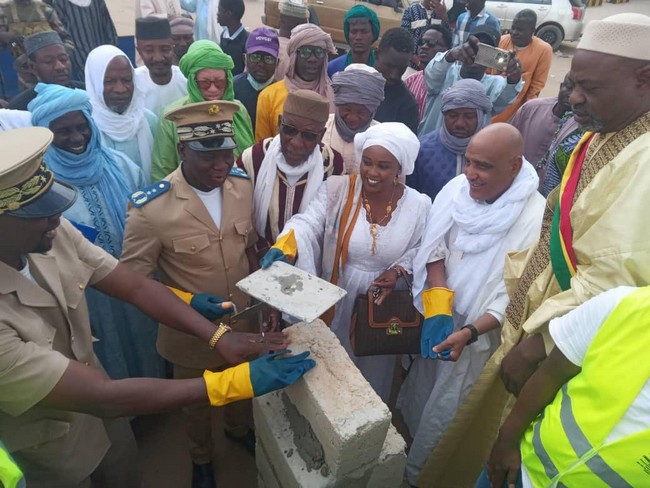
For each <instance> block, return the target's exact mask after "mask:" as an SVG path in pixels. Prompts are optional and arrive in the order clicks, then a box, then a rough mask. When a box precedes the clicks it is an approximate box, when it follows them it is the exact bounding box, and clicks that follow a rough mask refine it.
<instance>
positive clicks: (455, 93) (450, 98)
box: [440, 78, 492, 154]
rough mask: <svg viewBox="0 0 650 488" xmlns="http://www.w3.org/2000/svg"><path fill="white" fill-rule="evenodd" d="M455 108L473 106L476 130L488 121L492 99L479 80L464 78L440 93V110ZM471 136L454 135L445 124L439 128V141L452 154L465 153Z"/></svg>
mask: <svg viewBox="0 0 650 488" xmlns="http://www.w3.org/2000/svg"><path fill="white" fill-rule="evenodd" d="M457 108H474V109H476V117H477V120H478V124H477V126H476V132H478V131H480V130H481V129H482V128H483V127H485V126H486V125H488V124H489V123H490V114H491V112H492V100H490V97H488V96H487V95H486V93H485V87H484V86H483V83H481V82H480V81H476V80H472V79H470V78H465V79H462V80H459V81H457V82H456V83H454V84H453V85H452V86H451V87H450V88H449V89H447V90H446V91H445V92H444V93H443V94H442V106H441V109H440V110H441V112H442V113H443V114H444V113H445V112H447V111H448V110H454V109H457ZM470 139H471V137H454V136H452V135H451V134H450V133H449V131H448V130H447V125H446V124H445V123H444V121H443V123H442V127H441V128H440V142H442V145H443V146H445V147H446V148H447V149H449V150H450V151H451V152H453V153H454V154H465V150H466V149H467V145H468V144H469V140H470Z"/></svg>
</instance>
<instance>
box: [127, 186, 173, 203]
mask: <svg viewBox="0 0 650 488" xmlns="http://www.w3.org/2000/svg"><path fill="white" fill-rule="evenodd" d="M170 187H171V185H170V183H169V181H167V180H161V181H158V182H156V183H154V184H152V185H149V186H147V187H145V188H143V189H142V190H138V191H136V192H134V193H133V194H132V195H131V197H130V198H129V200H131V203H132V204H133V206H134V207H135V208H140V207H142V206H143V205H144V204H146V203H149V202H150V201H151V200H153V199H154V198H157V197H159V196H160V195H162V194H163V193H167V192H168V191H169V188H170Z"/></svg>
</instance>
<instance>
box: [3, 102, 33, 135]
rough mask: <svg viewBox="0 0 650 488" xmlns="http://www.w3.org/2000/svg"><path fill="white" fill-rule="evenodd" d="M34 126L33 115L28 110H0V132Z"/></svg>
mask: <svg viewBox="0 0 650 488" xmlns="http://www.w3.org/2000/svg"><path fill="white" fill-rule="evenodd" d="M31 126H32V113H31V112H28V111H27V110H11V109H8V108H0V132H4V131H6V130H12V129H20V128H22V127H31Z"/></svg>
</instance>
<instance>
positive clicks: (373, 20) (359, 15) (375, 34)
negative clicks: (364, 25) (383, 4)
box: [343, 5, 379, 43]
mask: <svg viewBox="0 0 650 488" xmlns="http://www.w3.org/2000/svg"><path fill="white" fill-rule="evenodd" d="M352 19H368V20H369V21H370V26H371V27H372V42H375V41H376V40H377V39H379V19H378V18H377V14H376V13H375V11H374V10H372V9H370V8H368V7H366V6H365V5H355V6H354V7H352V8H351V9H350V10H348V13H347V14H345V17H344V19H343V34H345V40H346V42H348V43H349V42H350V23H349V21H350V20H352Z"/></svg>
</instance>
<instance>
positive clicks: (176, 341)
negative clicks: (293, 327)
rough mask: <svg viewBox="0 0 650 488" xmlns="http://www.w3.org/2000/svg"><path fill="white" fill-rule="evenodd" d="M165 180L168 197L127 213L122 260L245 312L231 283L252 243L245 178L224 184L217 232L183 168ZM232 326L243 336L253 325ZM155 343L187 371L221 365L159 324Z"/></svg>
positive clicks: (242, 270) (243, 270)
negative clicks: (226, 300)
mask: <svg viewBox="0 0 650 488" xmlns="http://www.w3.org/2000/svg"><path fill="white" fill-rule="evenodd" d="M165 179H166V180H168V181H169V182H170V185H171V187H170V189H169V190H168V191H167V192H166V193H164V194H162V195H160V196H158V197H156V198H155V199H152V200H151V201H149V202H147V203H145V204H144V205H143V206H141V207H139V208H136V207H131V208H130V209H129V211H128V216H127V220H126V230H125V234H124V246H123V250H122V258H121V260H120V261H121V262H123V263H125V264H127V265H128V266H129V267H131V268H132V269H133V270H135V271H136V272H138V273H142V274H144V275H146V276H151V275H153V273H154V272H155V271H156V270H158V272H159V275H160V280H161V281H162V283H164V284H165V285H168V286H172V287H174V288H178V289H180V290H183V291H188V292H191V293H212V294H215V295H219V296H221V297H224V298H226V299H228V300H232V301H233V302H235V304H236V305H237V308H238V309H239V310H241V309H242V308H243V307H246V305H247V303H248V298H247V295H245V294H244V293H243V292H241V291H239V289H238V288H237V287H236V286H235V284H236V283H237V282H238V281H239V280H241V279H242V278H244V277H245V276H247V275H248V274H249V263H248V259H247V256H246V252H245V251H246V249H247V248H249V247H251V246H253V245H254V243H255V242H256V241H257V235H256V233H255V230H254V227H253V188H252V185H251V182H250V180H248V179H246V178H241V177H235V176H229V177H228V178H227V179H226V181H225V182H224V184H223V187H222V195H223V201H222V212H221V228H217V226H216V224H215V223H214V220H213V219H212V217H211V216H210V214H209V213H208V209H207V208H206V207H205V205H203V202H202V201H201V200H200V198H199V197H198V196H197V195H196V193H195V192H194V190H193V189H192V187H191V186H190V185H189V183H188V182H187V181H186V180H185V177H184V176H183V172H182V170H181V168H178V169H177V170H175V171H174V172H173V173H171V174H170V175H169V176H168V177H167V178H165ZM226 318H227V316H226V317H224V319H223V320H222V321H223V322H224V323H225V322H226ZM231 325H233V328H234V329H235V330H239V331H242V332H246V331H249V329H250V327H251V324H249V323H247V322H244V321H239V322H238V323H236V324H231ZM157 345H158V351H159V352H160V354H161V355H162V356H163V357H164V358H166V359H168V360H169V361H171V362H172V363H174V364H178V365H180V366H184V367H186V368H196V369H204V368H206V369H216V368H220V367H222V366H224V365H225V361H224V360H223V359H222V358H221V357H220V356H219V355H218V354H217V353H216V352H215V351H213V350H211V349H210V348H209V347H208V345H207V343H206V342H205V341H204V340H201V339H197V338H196V337H193V336H190V335H188V334H185V333H183V332H179V331H177V330H174V329H171V328H169V327H166V326H164V325H162V324H161V325H160V329H159V332H158V343H157Z"/></svg>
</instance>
